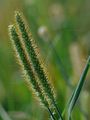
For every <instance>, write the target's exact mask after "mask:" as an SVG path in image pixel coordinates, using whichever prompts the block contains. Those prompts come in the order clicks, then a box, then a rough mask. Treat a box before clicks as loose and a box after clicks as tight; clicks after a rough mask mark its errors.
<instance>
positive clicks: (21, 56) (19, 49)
mask: <svg viewBox="0 0 90 120" xmlns="http://www.w3.org/2000/svg"><path fill="white" fill-rule="evenodd" d="M9 34H10V38H11V41H12V44H13V46H14V50H15V52H16V54H17V57H18V60H19V62H20V65H22V68H23V70H24V73H26V74H27V76H28V79H29V80H30V83H31V84H32V86H33V90H34V91H35V93H37V96H38V97H39V99H40V100H41V103H43V105H44V106H45V107H46V108H47V109H48V111H49V113H50V115H51V116H52V118H53V120H56V119H55V117H54V115H53V114H52V112H51V110H50V108H49V103H48V101H47V100H46V98H45V96H44V94H43V92H42V90H41V88H40V86H39V84H38V82H37V80H36V78H35V75H34V73H33V70H32V68H31V65H30V62H29V60H28V58H27V55H26V53H25V50H24V48H23V46H22V45H21V43H20V39H19V36H18V34H17V32H16V29H15V27H14V25H10V26H9ZM26 82H27V83H28V82H29V81H28V80H27V81H26Z"/></svg>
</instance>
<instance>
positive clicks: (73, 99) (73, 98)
mask: <svg viewBox="0 0 90 120" xmlns="http://www.w3.org/2000/svg"><path fill="white" fill-rule="evenodd" d="M89 65H90V56H89V58H88V60H87V63H86V66H85V68H84V70H83V73H82V75H81V77H80V80H79V82H78V84H77V87H76V89H75V90H74V92H73V94H72V96H71V98H70V100H69V104H68V120H71V113H72V111H73V108H74V106H75V104H76V102H77V100H78V97H79V95H80V92H81V90H82V87H83V84H84V82H85V78H86V75H87V73H88V70H89Z"/></svg>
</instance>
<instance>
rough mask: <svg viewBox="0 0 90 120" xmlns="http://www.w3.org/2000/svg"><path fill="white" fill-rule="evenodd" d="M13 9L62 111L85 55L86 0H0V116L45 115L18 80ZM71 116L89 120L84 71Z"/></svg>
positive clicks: (88, 47) (89, 11)
mask: <svg viewBox="0 0 90 120" xmlns="http://www.w3.org/2000/svg"><path fill="white" fill-rule="evenodd" d="M15 10H19V11H21V12H23V14H24V16H25V18H26V20H27V22H28V25H29V26H30V29H31V31H32V34H33V37H34V39H35V40H36V42H37V44H38V46H39V48H40V51H41V55H42V57H43V58H44V62H45V64H46V66H47V68H48V71H49V74H50V76H51V77H52V83H53V85H54V88H55V90H56V95H57V101H58V106H59V107H60V108H61V110H62V111H63V109H64V107H65V105H66V103H67V101H68V100H69V98H70V96H71V94H72V90H73V89H74V87H75V86H76V85H77V82H78V80H79V78H80V75H81V73H82V70H83V68H84V66H85V64H86V60H87V58H88V56H89V55H90V0H45V1H44V0H0V120H48V118H49V115H48V113H47V111H46V110H45V109H43V107H42V106H40V104H39V102H38V101H37V100H36V98H35V95H34V94H33V93H32V91H29V90H28V88H27V87H26V86H25V84H24V80H23V78H22V74H21V71H20V69H19V66H18V65H17V63H16V59H15V56H14V53H13V50H12V46H11V43H10V40H9V36H8V25H10V24H12V23H13V22H14V11H15ZM61 60H62V62H61ZM72 86H73V87H72ZM73 118H74V120H90V72H89V73H88V75H87V78H86V82H85V85H84V87H83V90H82V93H81V95H80V97H79V100H78V103H77V105H76V107H75V109H74V111H73Z"/></svg>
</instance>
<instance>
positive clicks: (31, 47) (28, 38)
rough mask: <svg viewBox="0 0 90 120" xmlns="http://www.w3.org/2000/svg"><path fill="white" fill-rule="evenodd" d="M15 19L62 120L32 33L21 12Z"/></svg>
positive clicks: (45, 89) (47, 92)
mask: <svg viewBox="0 0 90 120" xmlns="http://www.w3.org/2000/svg"><path fill="white" fill-rule="evenodd" d="M15 20H16V24H17V27H18V29H19V31H20V34H21V37H22V42H23V44H25V47H26V50H27V52H28V55H29V57H30V59H31V62H32V64H33V67H34V70H35V72H36V73H37V75H38V77H39V82H40V83H41V84H42V87H43V89H44V92H45V93H46V95H47V96H48V98H49V99H50V101H52V103H53V105H54V106H55V108H56V110H57V113H58V115H59V117H60V118H61V120H62V119H63V118H62V115H61V111H60V110H59V109H57V108H58V107H56V99H55V95H54V91H53V88H52V86H51V84H50V83H49V81H48V76H47V74H46V73H45V71H44V68H43V66H42V64H41V63H40V60H39V57H38V54H37V53H36V49H35V43H34V42H33V39H32V35H29V33H28V31H27V26H26V24H25V22H24V20H23V18H22V16H21V14H20V13H19V12H16V13H15ZM30 34H31V33H30Z"/></svg>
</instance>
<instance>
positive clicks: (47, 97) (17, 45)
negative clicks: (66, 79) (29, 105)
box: [9, 12, 90, 120]
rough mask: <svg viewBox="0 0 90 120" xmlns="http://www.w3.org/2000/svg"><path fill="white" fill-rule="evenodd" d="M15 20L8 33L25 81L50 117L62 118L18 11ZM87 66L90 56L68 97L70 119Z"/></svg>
mask: <svg viewBox="0 0 90 120" xmlns="http://www.w3.org/2000/svg"><path fill="white" fill-rule="evenodd" d="M15 20H16V24H15V25H16V26H15V25H10V26H9V33H10V37H11V41H12V44H13V47H14V49H15V51H16V54H17V58H18V61H20V65H21V66H22V69H23V71H24V72H23V73H24V76H27V78H26V77H25V81H26V83H27V84H28V82H29V81H30V83H31V84H32V86H33V89H34V91H35V93H37V94H36V95H37V96H38V97H39V99H40V100H41V103H42V104H43V105H44V106H45V108H47V110H48V111H49V113H50V115H51V119H53V120H64V118H63V117H62V113H61V110H59V108H58V106H57V103H56V99H55V96H54V90H53V88H52V87H51V84H50V83H49V80H48V76H47V75H46V73H45V72H44V71H45V70H44V67H43V66H42V63H40V58H39V55H38V53H37V52H36V51H37V50H36V45H35V42H34V40H33V38H32V35H31V33H29V32H28V31H29V30H27V29H28V26H26V25H25V22H24V20H23V18H22V16H21V14H20V13H19V12H15ZM18 31H19V32H18ZM89 67H90V57H89V58H88V61H87V64H86V66H85V69H84V71H83V73H82V75H81V78H80V80H79V82H78V84H77V87H76V89H75V90H74V92H73V94H72V96H71V98H70V101H69V105H68V107H67V111H68V114H67V116H68V120H71V113H72V111H73V109H74V106H75V104H76V102H77V99H78V97H79V95H80V92H81V90H82V87H83V84H84V81H85V78H86V75H87V73H88V70H89ZM62 69H63V68H62ZM36 75H37V76H38V78H37V76H36ZM26 79H29V80H26ZM28 87H30V84H28ZM54 111H55V112H54ZM64 114H65V113H64ZM56 115H57V116H58V117H57V116H56Z"/></svg>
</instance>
